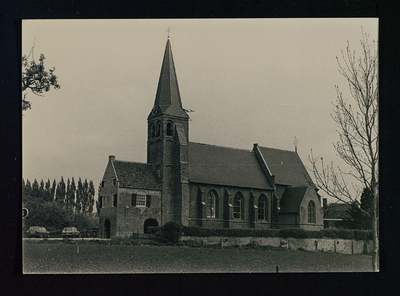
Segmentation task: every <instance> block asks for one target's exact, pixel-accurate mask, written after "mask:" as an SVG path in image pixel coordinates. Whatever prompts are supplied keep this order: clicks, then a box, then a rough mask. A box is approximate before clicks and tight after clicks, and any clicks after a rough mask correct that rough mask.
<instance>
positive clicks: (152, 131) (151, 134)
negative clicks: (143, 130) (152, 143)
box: [150, 123, 156, 139]
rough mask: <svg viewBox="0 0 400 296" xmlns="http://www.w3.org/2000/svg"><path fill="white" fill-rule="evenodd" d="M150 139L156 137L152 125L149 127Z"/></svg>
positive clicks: (154, 128)
mask: <svg viewBox="0 0 400 296" xmlns="http://www.w3.org/2000/svg"><path fill="white" fill-rule="evenodd" d="M150 137H151V139H153V138H155V137H156V127H155V126H154V123H152V124H151V125H150Z"/></svg>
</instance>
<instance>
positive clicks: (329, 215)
mask: <svg viewBox="0 0 400 296" xmlns="http://www.w3.org/2000/svg"><path fill="white" fill-rule="evenodd" d="M350 209H351V205H349V204H345V203H332V204H329V205H328V207H327V208H326V209H324V219H343V218H350V215H349V212H348V211H349V210H350Z"/></svg>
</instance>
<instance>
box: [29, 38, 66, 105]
mask: <svg viewBox="0 0 400 296" xmlns="http://www.w3.org/2000/svg"><path fill="white" fill-rule="evenodd" d="M34 48H35V45H33V47H32V49H31V51H30V53H29V55H28V56H26V55H24V56H23V57H22V92H24V91H26V90H28V89H30V90H31V91H32V93H34V94H35V95H38V96H41V94H42V93H43V92H48V91H49V90H50V87H51V86H53V87H54V88H55V89H56V90H58V89H60V87H61V86H60V85H59V84H58V81H57V76H56V75H54V71H55V68H53V69H49V70H48V71H46V70H45V68H44V60H45V57H44V55H43V54H41V55H40V57H39V63H36V61H35V59H34ZM30 59H31V60H30ZM26 98H27V93H24V94H23V97H22V111H25V110H27V109H30V108H31V103H30V102H29V101H28V100H27V99H26Z"/></svg>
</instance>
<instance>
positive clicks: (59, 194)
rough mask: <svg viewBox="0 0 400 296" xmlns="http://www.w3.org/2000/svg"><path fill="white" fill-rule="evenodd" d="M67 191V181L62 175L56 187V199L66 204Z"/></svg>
mask: <svg viewBox="0 0 400 296" xmlns="http://www.w3.org/2000/svg"><path fill="white" fill-rule="evenodd" d="M65 193H66V190H65V183H64V179H63V177H61V181H60V182H58V185H57V189H56V201H57V202H59V203H60V204H62V205H64V200H65Z"/></svg>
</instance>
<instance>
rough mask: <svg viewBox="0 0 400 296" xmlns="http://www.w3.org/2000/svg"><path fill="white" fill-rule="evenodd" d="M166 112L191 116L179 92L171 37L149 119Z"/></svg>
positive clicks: (180, 115)
mask: <svg viewBox="0 0 400 296" xmlns="http://www.w3.org/2000/svg"><path fill="white" fill-rule="evenodd" d="M164 114H165V115H172V116H177V117H184V118H189V116H188V115H187V114H186V112H185V111H184V110H183V108H182V101H181V95H180V93H179V87H178V80H177V78H176V72H175V65H174V59H173V57H172V50H171V43H170V41H169V39H168V40H167V44H166V46H165V53H164V59H163V63H162V67H161V73H160V79H159V81H158V87H157V94H156V99H155V102H154V107H153V110H152V111H151V113H150V115H149V119H150V118H153V117H156V116H159V115H164Z"/></svg>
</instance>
